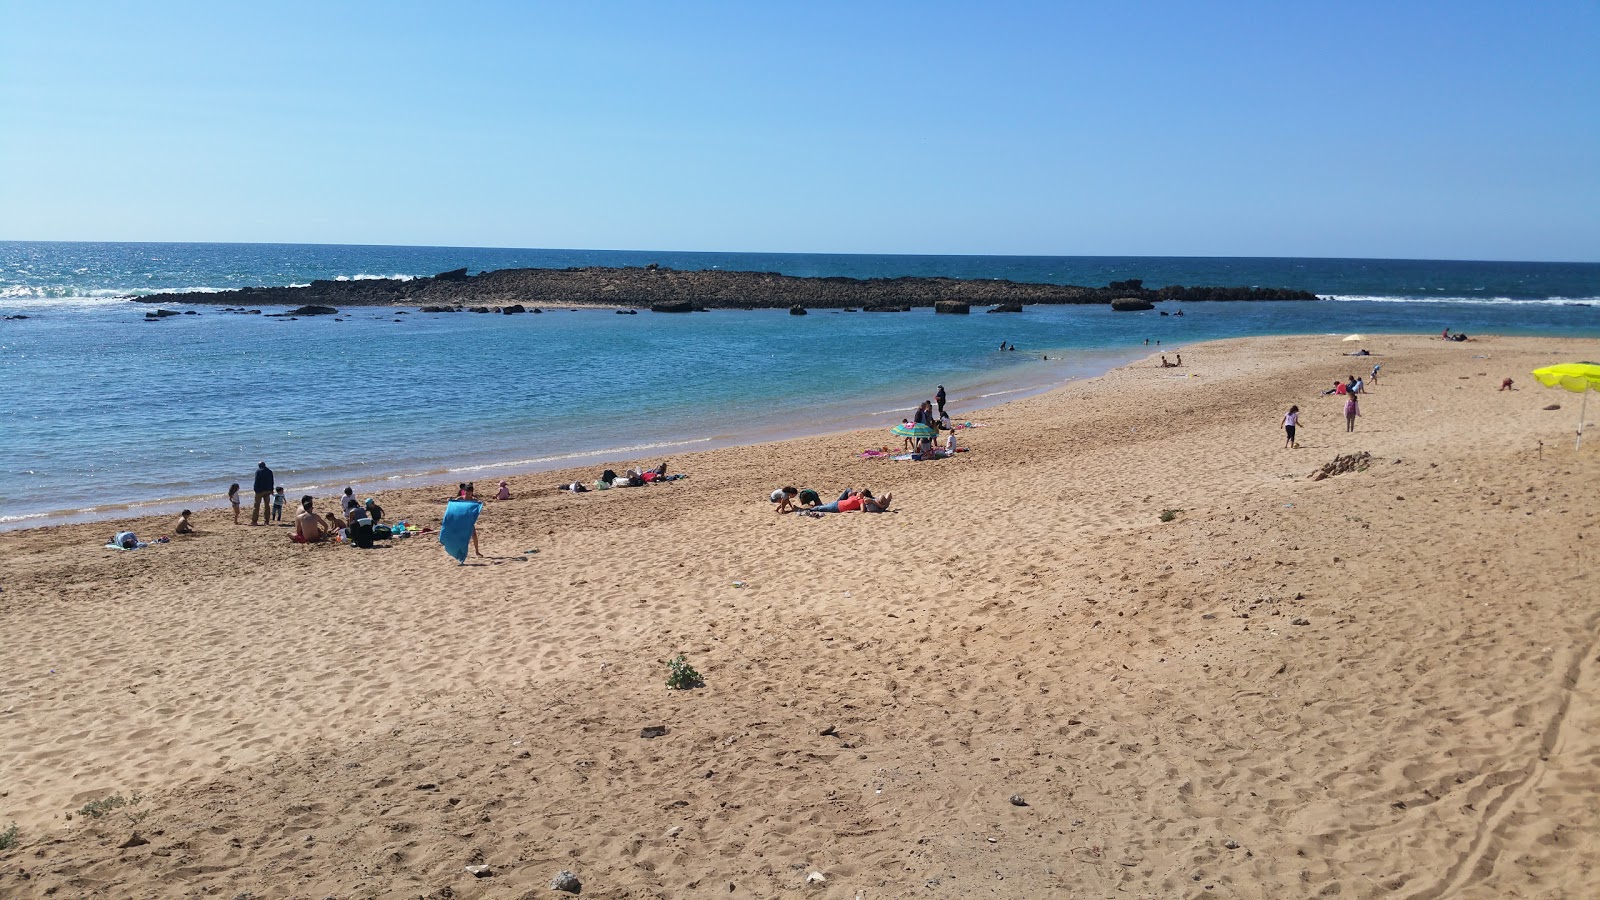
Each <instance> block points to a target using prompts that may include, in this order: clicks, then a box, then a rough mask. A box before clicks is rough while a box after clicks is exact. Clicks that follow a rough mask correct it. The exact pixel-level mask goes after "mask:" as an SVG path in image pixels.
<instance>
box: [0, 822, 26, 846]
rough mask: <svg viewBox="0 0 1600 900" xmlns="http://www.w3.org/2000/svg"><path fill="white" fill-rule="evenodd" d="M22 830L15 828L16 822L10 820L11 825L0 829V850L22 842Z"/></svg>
mask: <svg viewBox="0 0 1600 900" xmlns="http://www.w3.org/2000/svg"><path fill="white" fill-rule="evenodd" d="M21 835H22V832H21V831H18V830H17V823H15V822H12V823H11V827H10V828H7V829H6V830H5V831H0V850H10V849H11V848H12V847H15V846H16V845H17V844H19V843H21V842H22V837H21Z"/></svg>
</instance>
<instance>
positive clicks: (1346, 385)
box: [1283, 350, 1383, 450]
mask: <svg viewBox="0 0 1600 900" xmlns="http://www.w3.org/2000/svg"><path fill="white" fill-rule="evenodd" d="M1345 355H1346V356H1354V355H1358V354H1351V353H1346V354H1345ZM1359 355H1361V356H1371V355H1372V354H1370V353H1368V352H1367V351H1365V350H1362V351H1361V352H1360V354H1359ZM1381 368H1383V366H1382V365H1381V364H1379V365H1376V366H1373V367H1372V375H1371V383H1374V384H1375V383H1377V381H1378V370H1379V369H1381ZM1368 383H1369V382H1368V381H1367V380H1366V379H1362V378H1360V377H1357V376H1355V375H1350V376H1349V377H1347V378H1346V379H1345V380H1344V381H1335V382H1334V383H1333V387H1330V388H1328V389H1327V390H1325V391H1323V392H1322V396H1324V397H1327V396H1330V395H1331V396H1339V397H1343V398H1344V430H1345V432H1346V433H1349V432H1353V431H1355V430H1356V419H1359V418H1361V397H1362V395H1363V394H1365V393H1366V392H1367V385H1368ZM1299 428H1300V407H1298V406H1291V407H1289V411H1288V412H1287V413H1284V415H1283V446H1284V449H1286V450H1293V449H1296V448H1298V447H1299V446H1300V444H1299V443H1298V442H1297V441H1296V440H1295V432H1296V431H1298V430H1299Z"/></svg>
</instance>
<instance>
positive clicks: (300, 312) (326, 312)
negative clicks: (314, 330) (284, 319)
mask: <svg viewBox="0 0 1600 900" xmlns="http://www.w3.org/2000/svg"><path fill="white" fill-rule="evenodd" d="M338 312H339V311H338V310H337V309H334V308H333V307H331V306H316V305H312V304H308V305H306V306H297V307H295V308H294V309H291V310H289V315H291V316H332V315H337V314H338Z"/></svg>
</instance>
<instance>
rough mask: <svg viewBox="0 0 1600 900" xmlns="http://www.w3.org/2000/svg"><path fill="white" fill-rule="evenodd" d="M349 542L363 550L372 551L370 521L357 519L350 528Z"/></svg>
mask: <svg viewBox="0 0 1600 900" xmlns="http://www.w3.org/2000/svg"><path fill="white" fill-rule="evenodd" d="M350 542H351V543H353V544H355V545H356V546H357V547H360V548H361V549H363V550H371V549H372V520H371V519H357V520H355V522H354V523H353V524H351V526H350Z"/></svg>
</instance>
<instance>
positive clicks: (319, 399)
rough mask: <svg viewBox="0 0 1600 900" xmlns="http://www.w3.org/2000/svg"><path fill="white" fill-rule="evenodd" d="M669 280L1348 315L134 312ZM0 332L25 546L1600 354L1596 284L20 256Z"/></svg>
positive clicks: (698, 264) (1578, 275)
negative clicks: (1297, 362) (1234, 352)
mask: <svg viewBox="0 0 1600 900" xmlns="http://www.w3.org/2000/svg"><path fill="white" fill-rule="evenodd" d="M651 262H656V263H660V264H661V265H663V266H670V267H673V268H681V269H709V268H719V267H720V268H724V269H736V270H754V271H776V272H783V273H785V274H793V275H849V276H854V277H893V276H899V275H948V276H953V277H961V278H1007V279H1011V280H1016V281H1046V282H1056V283H1072V284H1088V285H1102V284H1105V283H1107V282H1109V281H1113V280H1123V279H1126V278H1142V279H1143V280H1144V281H1145V282H1146V284H1148V285H1150V286H1160V285H1162V284H1193V285H1199V284H1211V285H1251V286H1260V287H1292V288H1301V289H1305V290H1311V291H1315V292H1317V293H1319V294H1321V295H1323V296H1329V297H1333V298H1335V299H1333V300H1324V301H1318V302H1271V303H1189V304H1183V305H1181V307H1180V306H1179V305H1176V304H1163V306H1164V307H1165V308H1166V309H1168V310H1173V311H1175V310H1177V309H1180V308H1181V309H1182V310H1183V312H1184V315H1182V316H1160V315H1159V314H1158V313H1156V312H1147V313H1136V314H1134V313H1116V312H1112V311H1111V310H1110V309H1108V308H1106V307H1103V306H1030V307H1027V308H1026V312H1023V313H1021V314H995V315H986V314H982V313H981V310H975V311H974V313H975V314H974V315H971V316H936V315H934V314H933V313H932V311H931V310H928V309H918V310H915V311H912V312H909V313H870V314H869V313H845V312H838V311H831V310H813V311H812V312H811V314H810V315H807V316H790V315H788V314H787V312H786V311H783V310H761V311H734V310H719V311H713V312H707V313H698V314H692V315H661V314H651V313H648V312H644V313H641V314H639V315H635V316H625V315H616V314H615V313H614V312H612V311H610V310H594V309H579V310H567V309H553V308H547V309H546V310H545V312H544V313H543V314H540V315H532V314H528V315H521V316H499V315H475V314H471V313H451V314H425V313H421V312H420V311H417V310H414V309H413V310H408V311H405V312H403V313H402V312H401V311H400V310H394V309H389V308H372V307H352V308H349V309H346V310H343V311H342V313H341V315H339V316H338V317H337V318H335V317H316V318H302V319H299V320H295V321H290V320H288V319H286V318H275V317H270V316H266V315H235V314H228V313H223V312H221V311H220V310H219V309H218V308H217V307H213V306H206V305H198V304H197V305H184V304H167V308H171V309H176V310H179V311H183V312H188V311H193V312H195V313H196V314H195V315H179V316H174V317H171V318H168V319H165V320H162V321H159V322H152V323H147V322H145V321H144V316H143V314H144V312H146V311H147V310H148V309H149V307H148V306H146V305H143V304H134V303H129V302H127V300H126V299H125V298H126V297H127V296H128V295H130V294H144V293H151V292H155V291H174V290H181V291H194V292H202V291H212V290H221V289H228V288H234V287H241V286H247V285H287V284H303V283H307V282H309V281H311V280H312V279H316V278H362V277H396V276H398V277H416V276H425V275H431V274H434V273H436V272H439V271H445V270H448V269H453V268H459V267H462V266H466V267H467V268H469V269H470V270H472V271H481V270H485V269H497V268H510V267H520V266H542V267H543V266H551V267H565V266H578V265H608V266H620V265H643V264H647V263H651ZM281 311H282V310H281V309H276V310H275V309H272V308H266V309H265V310H264V312H267V313H271V312H281ZM0 314H3V315H10V316H16V315H26V316H28V317H29V318H27V319H16V318H13V319H10V320H6V321H0V385H3V391H0V527H21V526H27V525H34V524H44V523H48V522H55V521H67V520H73V519H82V518H96V517H107V516H114V515H129V514H140V513H145V512H154V511H162V510H166V509H170V508H172V507H174V506H176V505H189V506H194V507H197V508H198V507H205V506H216V505H219V504H221V503H222V502H223V500H222V498H223V494H224V492H225V491H226V489H227V486H228V484H229V483H231V482H239V483H241V484H243V485H244V487H245V490H246V491H247V492H248V490H249V482H250V477H251V473H252V472H253V470H254V468H255V465H256V463H257V462H258V461H262V460H265V461H267V462H268V463H269V465H271V466H272V467H273V468H274V470H275V471H276V472H277V475H278V480H279V483H281V484H285V485H287V486H288V488H289V493H291V494H299V493H304V492H308V491H327V490H330V489H337V488H338V487H342V486H343V485H344V484H346V483H351V484H355V485H356V486H357V487H358V489H359V490H360V491H361V492H363V493H376V492H377V491H379V490H381V489H382V488H383V487H384V486H392V485H399V484H406V483H413V482H416V481H419V480H433V481H457V480H461V481H466V480H479V481H487V480H492V479H495V478H498V477H500V476H502V475H506V474H512V473H516V472H527V471H535V470H539V469H547V468H555V467H563V466H568V465H574V466H584V465H589V464H593V465H594V466H595V467H596V469H597V471H598V468H599V467H602V465H613V464H615V463H618V462H644V463H650V464H654V463H655V462H656V461H658V460H660V459H663V458H670V457H671V456H672V454H674V453H678V452H684V451H687V450H694V449H703V448H708V447H711V446H716V445H726V444H733V443H744V442H749V441H754V440H763V439H769V438H779V437H789V436H797V435H802V434H811V433H820V432H826V431H833V430H839V429H844V428H855V427H872V426H881V427H883V428H885V429H886V431H885V435H886V439H887V428H888V427H889V426H890V425H893V424H895V423H897V422H899V421H900V419H901V418H902V417H903V416H905V415H909V411H910V408H911V407H912V406H914V405H915V403H916V402H919V401H920V400H922V399H926V398H928V397H930V396H931V395H932V393H933V391H934V389H935V388H936V387H937V386H938V385H940V384H943V385H945V387H946V389H947V391H948V392H949V395H950V401H949V407H950V408H951V410H952V412H953V413H954V414H955V416H956V417H957V418H962V417H963V416H964V414H965V413H967V412H968V411H976V410H978V409H981V407H982V406H983V405H985V404H990V403H994V402H999V401H1001V400H1004V399H1007V398H1010V397H1014V396H1018V395H1020V394H1022V393H1026V392H1029V391H1033V390H1039V389H1042V388H1045V387H1050V386H1054V385H1057V384H1060V383H1062V382H1064V381H1067V380H1069V379H1071V378H1075V377H1083V376H1089V375H1093V374H1098V373H1100V372H1103V371H1105V370H1107V369H1109V368H1111V367H1113V366H1115V365H1118V364H1121V363H1123V362H1126V361H1130V360H1132V359H1135V358H1138V357H1141V356H1144V355H1146V354H1148V353H1150V352H1153V351H1158V350H1159V351H1165V350H1173V351H1177V350H1179V349H1181V348H1182V346H1183V345H1185V344H1188V343H1192V342H1196V341H1203V340H1211V339H1215V338H1225V337H1237V336H1248V335H1271V334H1295V333H1330V332H1340V333H1345V332H1424V331H1436V330H1439V329H1442V328H1446V327H1448V328H1451V329H1453V330H1457V331H1466V332H1468V333H1473V332H1493V333H1499V334H1549V335H1563V336H1600V265H1596V264H1579V263H1567V264H1564V263H1481V262H1426V261H1394V260H1261V259H1239V260H1229V259H1156V258H1149V259H1141V258H1091V257H1054V258H1052V257H905V256H831V255H807V254H685V253H648V252H622V251H545V250H500V249H481V248H460V249H457V248H429V247H417V248H407V247H327V246H296V245H221V244H70V243H34V242H10V243H4V242H0ZM1146 340H1149V341H1150V344H1149V345H1146V344H1145V343H1144V342H1145V341H1146ZM1157 341H1159V342H1160V346H1159V347H1157V344H1156V342H1157ZM1002 343H1005V344H1007V345H1015V346H1016V348H1017V349H1016V350H1015V351H1002V350H1000V349H999V347H1000V345H1001V344H1002ZM797 474H799V473H797Z"/></svg>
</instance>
